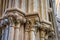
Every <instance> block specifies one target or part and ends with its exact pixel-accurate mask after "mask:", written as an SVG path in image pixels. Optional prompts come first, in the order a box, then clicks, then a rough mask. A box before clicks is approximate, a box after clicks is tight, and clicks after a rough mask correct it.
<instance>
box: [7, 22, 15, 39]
mask: <svg viewBox="0 0 60 40" xmlns="http://www.w3.org/2000/svg"><path fill="white" fill-rule="evenodd" d="M14 27H15V24H14V23H13V24H12V23H10V26H9V35H8V40H14Z"/></svg>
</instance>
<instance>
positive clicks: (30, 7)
mask: <svg viewBox="0 0 60 40" xmlns="http://www.w3.org/2000/svg"><path fill="white" fill-rule="evenodd" d="M28 8H29V9H28V12H29V13H31V12H33V0H29V7H28Z"/></svg>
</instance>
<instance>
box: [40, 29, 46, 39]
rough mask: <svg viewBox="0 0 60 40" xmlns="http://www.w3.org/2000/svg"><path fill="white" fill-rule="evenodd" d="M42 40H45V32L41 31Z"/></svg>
mask: <svg viewBox="0 0 60 40" xmlns="http://www.w3.org/2000/svg"><path fill="white" fill-rule="evenodd" d="M40 35H41V40H45V31H43V30H41V34H40Z"/></svg>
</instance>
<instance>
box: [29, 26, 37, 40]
mask: <svg viewBox="0 0 60 40" xmlns="http://www.w3.org/2000/svg"><path fill="white" fill-rule="evenodd" d="M30 40H36V39H35V28H34V27H31V30H30Z"/></svg>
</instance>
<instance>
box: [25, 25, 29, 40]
mask: <svg viewBox="0 0 60 40" xmlns="http://www.w3.org/2000/svg"><path fill="white" fill-rule="evenodd" d="M25 40H29V27H28V26H26V28H25Z"/></svg>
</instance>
